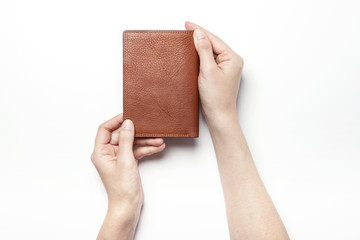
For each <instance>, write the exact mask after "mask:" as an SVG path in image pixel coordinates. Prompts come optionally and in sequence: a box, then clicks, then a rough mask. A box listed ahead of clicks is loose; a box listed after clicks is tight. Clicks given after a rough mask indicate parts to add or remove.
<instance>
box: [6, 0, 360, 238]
mask: <svg viewBox="0 0 360 240" xmlns="http://www.w3.org/2000/svg"><path fill="white" fill-rule="evenodd" d="M359 10H360V6H359V2H358V1H356V0H354V1H347V0H341V1H340V0H327V1H325V0H324V1H320V0H316V1H314V0H303V1H289V0H282V1H281V0H275V1H266V0H251V1H243V0H241V1H209V0H208V1H177V2H174V1H79V0H75V1H74V0H65V1H64V0H63V1H48V0H43V1H39V0H34V1H25V0H24V1H9V0H2V1H1V2H0V114H1V115H0V164H1V165H0V239H95V237H96V235H97V232H98V230H99V228H100V225H101V223H102V221H103V217H104V215H105V212H106V207H107V199H106V193H105V191H104V189H103V186H102V183H101V181H100V178H99V177H98V175H97V172H96V170H95V168H94V167H93V165H92V163H91V161H90V154H91V152H92V147H93V141H94V137H95V133H96V130H97V126H98V125H99V124H100V123H101V122H103V121H105V120H107V119H109V118H111V117H112V116H114V115H117V114H118V113H120V112H122V31H123V30H125V29H184V25H183V24H184V22H185V20H190V21H193V22H195V23H198V24H200V25H203V26H204V27H205V28H208V29H209V30H211V31H212V32H214V33H216V34H217V35H218V36H220V37H222V38H223V40H224V41H226V42H227V43H228V44H229V45H230V46H231V47H232V48H233V49H234V50H235V51H236V52H238V53H239V54H240V55H242V56H243V58H244V59H245V68H244V72H243V79H242V82H241V88H240V96H239V99H238V100H239V101H238V110H239V111H238V114H239V118H240V123H241V125H242V128H243V131H244V133H245V135H246V137H247V140H248V143H249V145H250V148H251V151H252V154H253V157H254V159H255V162H256V164H257V166H258V169H259V172H260V174H261V176H262V178H263V181H264V183H265V185H266V187H267V189H268V191H269V193H270V195H271V197H272V199H273V201H274V203H275V205H276V207H277V209H278V211H279V213H280V215H281V217H282V219H283V221H284V223H285V225H286V227H287V230H288V232H289V234H290V236H291V238H292V239H307V240H308V239H328V240H329V239H347V240H351V239H360V228H358V227H359V215H360V207H359V202H360V192H359V182H360V175H359V173H360V162H359V160H360V82H359V81H360V67H359V63H360V14H359ZM166 143H167V149H166V150H165V152H163V153H161V154H158V155H156V156H154V157H152V159H151V160H149V161H145V162H143V163H142V164H141V165H140V171H141V175H142V179H143V185H144V189H145V205H144V209H143V212H142V216H141V221H140V223H139V226H138V231H137V236H136V239H166V240H168V239H229V237H228V232H227V224H226V215H225V209H224V203H223V196H222V192H221V186H220V182H219V177H218V172H217V165H216V159H215V155H214V151H213V148H212V143H211V139H210V135H209V133H208V130H207V127H206V124H205V122H204V119H203V118H201V119H200V138H198V139H167V140H166Z"/></svg>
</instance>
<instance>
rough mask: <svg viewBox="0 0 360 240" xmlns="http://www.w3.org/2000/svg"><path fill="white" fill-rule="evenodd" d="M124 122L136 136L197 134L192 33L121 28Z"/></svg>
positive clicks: (196, 69)
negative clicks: (130, 123) (133, 128)
mask: <svg viewBox="0 0 360 240" xmlns="http://www.w3.org/2000/svg"><path fill="white" fill-rule="evenodd" d="M123 41H124V44H123V46H124V66H123V75H124V85H123V90H124V95H123V97H124V98H123V103H124V108H123V109H124V119H131V120H132V121H133V123H134V126H135V136H136V137H198V136H199V91H198V75H199V56H198V54H197V52H196V49H195V46H194V41H193V31H187V30H126V31H124V33H123Z"/></svg>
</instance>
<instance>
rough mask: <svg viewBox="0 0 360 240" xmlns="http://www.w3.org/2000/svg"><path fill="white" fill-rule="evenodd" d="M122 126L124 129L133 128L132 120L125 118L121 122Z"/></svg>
mask: <svg viewBox="0 0 360 240" xmlns="http://www.w3.org/2000/svg"><path fill="white" fill-rule="evenodd" d="M122 127H123V128H124V129H133V124H132V122H131V121H130V120H129V119H126V120H125V121H124V122H123V124H122Z"/></svg>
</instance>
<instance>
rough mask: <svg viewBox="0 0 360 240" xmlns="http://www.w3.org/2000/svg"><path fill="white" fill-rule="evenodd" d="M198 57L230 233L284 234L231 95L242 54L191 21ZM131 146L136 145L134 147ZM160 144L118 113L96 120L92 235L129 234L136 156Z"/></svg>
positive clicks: (137, 191)
mask: <svg viewBox="0 0 360 240" xmlns="http://www.w3.org/2000/svg"><path fill="white" fill-rule="evenodd" d="M185 27H186V29H187V30H194V43H195V47H196V50H197V52H198V54H199V57H200V72H199V78H198V87H199V93H200V100H201V106H202V114H203V115H204V117H205V119H206V122H207V125H208V128H209V131H210V134H211V138H212V141H213V146H214V149H215V153H216V159H217V163H218V168H219V175H220V179H221V183H222V188H223V194H224V199H225V205H226V213H227V221H228V227H229V235H230V239H233V240H238V239H256V240H257V239H259V240H260V239H261V240H264V239H268V240H272V239H274V240H283V239H284V240H285V239H289V236H288V234H287V232H286V229H285V227H284V224H283V223H282V221H281V218H280V216H279V214H278V213H277V211H276V208H275V206H274V204H273V203H272V201H271V198H270V196H269V194H268V193H267V191H266V189H265V187H264V184H263V182H262V181H261V178H260V176H259V174H258V171H257V169H256V166H255V163H254V161H253V159H252V156H251V153H250V150H249V147H248V145H247V143H246V140H245V137H244V135H243V133H242V131H241V127H240V124H239V121H238V117H237V112H236V98H237V94H238V89H239V85H240V78H241V73H242V69H243V64H244V62H243V59H242V58H241V57H240V56H239V55H238V54H236V53H235V52H234V51H233V50H232V49H231V48H230V47H229V46H228V45H227V44H226V43H224V42H223V41H222V40H221V39H220V38H219V37H217V36H215V35H214V34H212V33H210V32H209V31H207V30H205V29H204V28H202V27H200V26H199V25H196V24H194V23H190V22H186V23H185ZM135 146H136V147H135ZM164 149H165V143H164V141H163V139H161V138H147V139H137V138H134V125H133V123H132V122H131V120H126V121H124V122H123V117H122V114H120V115H118V116H116V117H114V118H113V119H111V120H109V121H107V122H105V123H103V124H102V125H100V127H99V130H98V134H97V136H96V140H95V147H94V152H93V154H92V156H91V159H92V161H93V163H94V165H95V166H96V168H97V170H98V172H99V174H100V177H101V179H102V181H103V183H104V186H105V189H106V191H107V195H108V211H107V214H106V217H105V220H104V223H103V225H102V227H101V229H100V231H99V234H98V237H97V239H99V240H100V239H104V240H111V239H114V240H115V239H116V240H130V239H133V238H134V234H135V229H136V226H137V223H138V221H139V217H140V212H141V207H142V205H143V202H144V192H143V189H142V184H141V178H140V175H139V170H138V159H140V158H142V157H145V156H149V155H152V154H154V153H157V152H160V151H162V150H164Z"/></svg>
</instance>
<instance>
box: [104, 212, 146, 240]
mask: <svg viewBox="0 0 360 240" xmlns="http://www.w3.org/2000/svg"><path fill="white" fill-rule="evenodd" d="M139 215H140V209H137V208H134V207H133V206H129V207H113V206H110V205H109V208H108V211H107V214H106V217H105V220H104V222H103V224H102V226H101V229H100V232H99V234H98V237H97V240H132V239H133V238H134V234H135V229H136V226H137V223H138V220H139Z"/></svg>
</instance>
